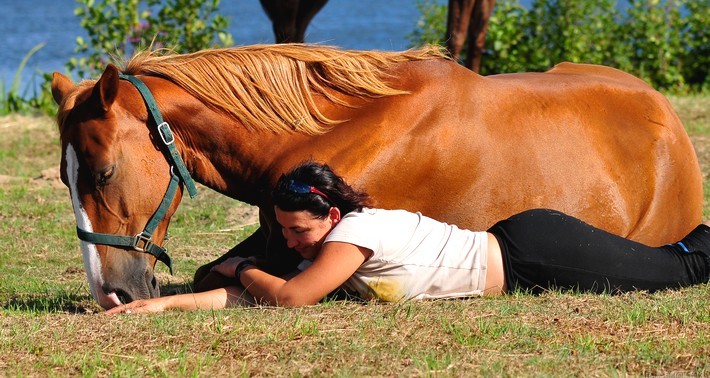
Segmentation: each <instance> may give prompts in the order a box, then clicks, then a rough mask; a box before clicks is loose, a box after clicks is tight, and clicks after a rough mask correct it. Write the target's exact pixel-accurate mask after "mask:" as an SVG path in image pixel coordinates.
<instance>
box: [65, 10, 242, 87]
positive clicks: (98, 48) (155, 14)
mask: <svg viewBox="0 0 710 378" xmlns="http://www.w3.org/2000/svg"><path fill="white" fill-rule="evenodd" d="M78 3H79V4H80V6H79V7H78V8H76V10H75V11H74V13H75V15H77V16H78V17H80V18H81V26H82V27H83V28H84V29H86V31H87V33H88V37H89V38H88V40H84V39H83V38H81V37H79V38H77V40H76V43H77V47H76V49H75V52H76V53H77V54H78V55H80V56H81V57H79V58H72V59H71V60H70V61H69V63H68V64H67V68H68V69H69V71H70V72H74V73H76V74H77V75H79V77H86V76H91V77H93V76H96V75H97V74H98V73H100V72H101V71H102V70H103V69H104V68H105V66H106V63H108V57H109V55H108V54H110V55H113V57H114V58H115V59H125V58H127V57H128V56H130V55H131V54H133V53H134V52H135V51H136V50H139V49H145V48H148V47H149V46H151V45H152V46H153V47H158V48H159V47H167V48H169V49H171V50H174V51H176V52H181V53H184V52H192V51H197V50H202V49H205V48H209V47H219V46H227V45H231V44H232V43H233V42H232V36H231V35H230V34H229V33H227V32H226V30H227V28H228V26H229V23H228V20H227V19H226V18H225V17H223V16H221V15H215V12H217V10H218V6H219V0H167V1H162V0H103V1H100V2H96V1H95V0H78ZM215 36H216V38H215Z"/></svg>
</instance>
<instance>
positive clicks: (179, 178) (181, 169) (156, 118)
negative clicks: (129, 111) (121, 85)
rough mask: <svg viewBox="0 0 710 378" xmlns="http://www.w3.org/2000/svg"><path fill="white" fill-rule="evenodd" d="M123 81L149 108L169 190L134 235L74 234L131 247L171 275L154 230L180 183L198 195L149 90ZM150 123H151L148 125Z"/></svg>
mask: <svg viewBox="0 0 710 378" xmlns="http://www.w3.org/2000/svg"><path fill="white" fill-rule="evenodd" d="M120 78H121V79H123V80H128V81H129V82H131V84H133V85H134V86H135V87H136V89H138V92H140V94H141V96H143V100H144V101H145V105H146V107H147V108H148V114H149V115H150V118H151V119H152V120H153V123H154V124H155V125H156V128H157V130H158V134H160V139H161V140H162V141H163V145H164V146H165V147H166V148H167V150H165V149H163V152H164V153H165V158H166V159H167V161H168V163H170V176H171V177H170V184H169V185H168V190H167V191H166V192H165V195H164V196H163V200H162V201H161V202H160V206H158V209H157V210H156V211H155V213H154V214H153V216H152V217H151V218H150V220H148V223H147V224H146V226H145V228H144V229H143V232H141V233H140V234H138V235H136V236H122V235H112V234H101V233H98V232H91V231H86V230H82V229H81V228H79V227H78V226H77V228H76V234H77V236H78V237H79V239H81V240H83V241H85V242H89V243H94V244H101V245H110V246H113V247H128V248H132V249H133V250H134V251H138V252H143V253H149V254H151V255H153V256H155V258H156V259H158V261H162V262H163V263H164V264H165V265H167V266H168V268H169V269H170V274H173V259H172V258H171V257H170V255H168V251H167V250H166V249H165V248H163V247H161V246H159V245H158V244H155V243H153V242H152V241H150V239H151V237H152V236H153V232H154V231H155V228H156V227H158V224H159V223H160V221H161V220H162V219H163V218H164V217H165V214H166V213H167V211H168V208H169V207H170V204H171V203H172V201H173V199H174V198H175V193H176V192H177V188H178V187H179V186H180V182H182V183H183V184H185V186H186V187H187V191H188V193H190V197H191V198H194V197H195V196H196V195H197V188H196V187H195V182H194V181H193V180H192V177H191V176H190V172H188V171H187V167H185V163H183V161H182V158H181V157H180V153H179V152H178V150H177V148H176V147H175V137H174V136H173V132H172V131H171V130H170V126H169V125H168V123H167V122H165V121H163V117H162V116H161V115H160V109H158V105H157V104H156V102H155V98H154V97H153V95H152V94H151V93H150V90H149V89H148V87H147V86H146V85H145V83H143V82H142V81H141V80H140V79H138V78H137V77H135V76H130V75H120ZM148 123H149V124H150V121H149V122H148ZM174 168H177V174H175V172H174Z"/></svg>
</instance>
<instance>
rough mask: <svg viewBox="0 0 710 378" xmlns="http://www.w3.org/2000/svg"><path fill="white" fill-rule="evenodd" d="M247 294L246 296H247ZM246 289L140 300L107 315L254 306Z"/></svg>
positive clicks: (228, 289)
mask: <svg viewBox="0 0 710 378" xmlns="http://www.w3.org/2000/svg"><path fill="white" fill-rule="evenodd" d="M245 294H246V295H245ZM252 301H253V298H250V297H249V295H248V293H245V291H244V289H243V288H241V287H237V286H231V287H225V288H219V289H214V290H210V291H205V292H202V293H189V294H178V295H169V296H165V297H160V298H152V299H139V300H137V301H133V302H131V303H127V304H125V305H121V306H117V307H114V308H112V309H110V310H108V311H106V313H105V314H106V315H113V314H120V313H125V314H130V313H141V312H160V311H165V310H212V309H221V308H225V307H234V306H248V305H250V304H252V303H253V302H252Z"/></svg>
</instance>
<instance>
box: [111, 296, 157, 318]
mask: <svg viewBox="0 0 710 378" xmlns="http://www.w3.org/2000/svg"><path fill="white" fill-rule="evenodd" d="M166 298H169V297H160V298H152V299H139V300H137V301H133V302H131V303H126V304H124V305H120V306H116V307H114V308H112V309H110V310H107V311H106V312H105V313H104V314H105V315H116V314H140V313H147V312H162V311H165V304H166V303H165V302H166V300H167V299H166Z"/></svg>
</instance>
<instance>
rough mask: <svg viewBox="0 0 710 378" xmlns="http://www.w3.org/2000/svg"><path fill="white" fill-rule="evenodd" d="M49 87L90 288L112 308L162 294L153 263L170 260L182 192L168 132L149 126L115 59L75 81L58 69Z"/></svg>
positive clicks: (137, 96) (142, 106)
mask: <svg viewBox="0 0 710 378" xmlns="http://www.w3.org/2000/svg"><path fill="white" fill-rule="evenodd" d="M52 94H53V96H54V99H55V101H56V102H57V104H59V113H58V124H59V129H60V138H61V144H62V159H61V176H62V181H63V182H64V184H65V185H66V186H67V187H68V188H69V192H70V195H71V200H72V204H73V207H74V215H75V216H76V221H77V228H78V234H79V237H80V238H81V239H82V241H81V250H82V254H83V257H84V267H85V268H86V273H87V276H88V280H89V286H90V288H91V294H92V295H93V296H94V299H95V300H96V301H97V302H98V303H99V304H100V305H101V306H102V307H104V308H107V309H108V308H111V307H114V306H117V305H119V304H120V303H121V301H122V300H123V301H132V300H135V299H141V298H151V297H157V296H159V295H160V290H159V288H158V282H157V280H156V278H155V276H154V274H153V269H154V267H155V264H156V261H157V260H158V259H160V260H161V261H164V262H166V263H169V262H170V261H169V257H167V254H162V253H161V252H160V251H163V250H162V249H161V248H160V244H162V242H163V240H164V236H165V235H166V232H167V227H168V223H169V221H170V217H171V216H172V214H173V213H174V212H175V210H176V209H177V207H178V205H179V202H180V199H181V196H182V188H181V186H180V185H178V182H179V180H176V179H175V177H176V176H175V175H174V174H171V172H172V167H171V164H170V162H169V161H168V160H166V154H164V152H163V151H161V148H163V147H164V145H163V146H161V143H163V140H165V135H164V133H163V132H158V131H156V129H154V125H151V128H149V126H148V125H149V124H150V123H151V122H150V121H149V113H148V111H147V110H146V105H145V103H144V101H143V99H142V97H141V95H140V94H139V92H138V91H137V90H136V88H134V87H133V86H132V85H131V84H130V83H128V82H127V81H125V80H120V75H119V72H118V69H117V68H116V67H114V66H109V67H108V68H107V69H106V70H105V72H104V73H103V75H102V76H101V78H100V79H99V80H98V81H96V82H93V81H86V82H82V83H80V84H78V85H75V84H74V83H73V82H72V81H71V79H69V78H68V77H66V76H64V75H62V74H59V73H55V74H54V78H53V81H52ZM168 132H169V131H168ZM170 137H172V136H171V135H170ZM166 188H167V189H166ZM173 197H174V199H173ZM164 198H165V200H163V199H164ZM164 202H165V204H164V205H162V206H161V203H164ZM156 209H158V210H156ZM149 224H150V227H149ZM146 230H147V231H146ZM112 237H113V239H112ZM116 238H118V239H116ZM121 238H123V239H121ZM146 252H147V253H146ZM163 252H164V251H163Z"/></svg>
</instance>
